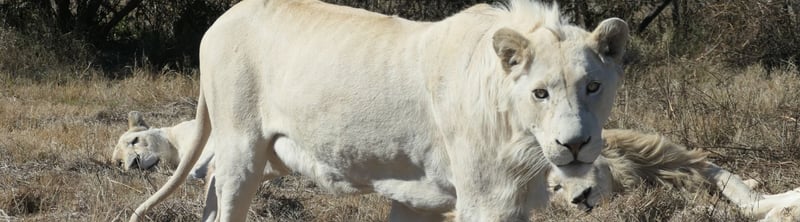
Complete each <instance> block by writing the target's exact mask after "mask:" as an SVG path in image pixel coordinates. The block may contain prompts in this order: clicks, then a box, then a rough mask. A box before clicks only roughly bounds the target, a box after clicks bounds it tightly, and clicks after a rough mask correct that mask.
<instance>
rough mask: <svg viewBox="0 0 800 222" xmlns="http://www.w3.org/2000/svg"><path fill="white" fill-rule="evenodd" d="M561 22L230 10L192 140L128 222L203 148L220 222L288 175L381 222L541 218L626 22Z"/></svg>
mask: <svg viewBox="0 0 800 222" xmlns="http://www.w3.org/2000/svg"><path fill="white" fill-rule="evenodd" d="M564 21H565V19H563V18H561V17H560V15H559V12H558V9H557V8H556V7H555V6H553V7H547V6H544V5H541V4H539V3H533V2H528V1H522V0H518V1H512V2H511V3H510V4H509V5H508V6H501V7H490V6H488V5H478V6H473V7H471V8H469V9H467V10H465V11H462V12H460V13H458V14H455V15H453V16H451V17H449V18H447V19H445V20H443V21H440V22H413V21H408V20H404V19H402V18H397V17H392V16H386V15H380V14H376V13H372V12H368V11H365V10H360V9H353V8H348V7H343V6H335V5H330V4H326V3H322V2H319V1H314V0H299V1H290V0H245V1H242V2H240V3H238V4H237V5H236V6H234V7H233V8H231V9H230V10H229V11H228V12H226V13H225V14H224V15H222V16H221V17H220V18H219V19H218V20H217V21H216V22H215V23H214V25H212V26H211V28H209V30H208V31H207V32H206V34H205V36H204V37H203V41H202V43H201V46H200V71H201V73H202V75H201V77H200V96H199V99H198V108H197V116H196V118H195V119H196V121H197V127H196V129H195V130H194V131H193V132H194V133H196V135H198V136H197V137H196V140H195V141H192V142H191V143H190V144H191V145H189V146H190V149H189V150H187V153H186V154H185V155H184V156H183V158H182V160H181V161H180V164H179V165H178V168H177V169H176V172H175V174H174V175H173V176H172V178H170V180H169V181H168V182H167V183H166V184H165V185H164V187H162V188H161V189H160V190H159V191H158V192H157V193H155V194H154V195H153V196H152V197H150V198H149V199H148V200H147V201H145V202H144V203H143V204H142V205H141V206H139V208H137V209H136V212H135V213H134V214H133V215H131V221H137V220H138V218H139V217H140V216H144V213H145V212H146V211H147V210H148V209H150V208H151V207H153V206H154V205H155V204H157V203H159V202H160V201H162V200H164V199H165V198H166V197H167V196H168V195H169V194H170V193H172V192H173V191H174V190H176V189H177V187H178V186H179V185H180V184H182V183H183V181H184V180H185V178H186V177H187V176H188V174H189V172H190V168H191V167H192V166H193V165H194V164H195V162H196V161H197V159H198V158H199V157H200V154H201V152H202V148H203V147H205V146H206V142H207V147H213V149H214V150H215V152H214V159H215V160H214V166H215V167H216V171H215V172H214V178H215V180H216V182H215V183H214V184H215V185H216V189H215V190H216V197H218V199H217V200H218V203H217V206H218V207H217V208H215V209H217V210H218V212H217V215H218V218H217V219H219V220H222V221H243V220H244V219H245V217H246V215H247V210H248V207H249V205H250V201H251V198H252V197H253V196H254V194H255V192H256V189H257V187H258V184H259V183H260V182H261V181H264V180H266V179H269V178H274V177H278V176H282V175H286V174H288V173H289V172H291V171H295V172H299V173H300V174H302V175H304V176H307V177H309V178H311V179H313V180H315V182H316V183H317V184H318V185H319V186H320V187H322V188H325V189H327V190H329V191H331V192H333V193H337V194H361V193H369V192H377V193H380V194H381V195H384V196H386V197H388V198H389V199H392V209H391V211H390V215H389V217H390V220H398V221H426V220H441V219H442V215H441V213H443V212H447V211H450V210H453V209H455V214H456V216H457V217H458V218H459V219H460V220H465V221H517V220H526V218H527V217H528V216H529V212H530V210H531V209H532V208H535V207H544V206H545V205H546V204H547V201H548V191H547V178H546V172H547V170H546V169H547V168H551V170H552V171H555V172H560V173H562V174H563V175H568V176H582V175H583V174H584V173H586V172H588V170H589V169H591V163H592V162H593V161H594V160H595V159H596V158H597V156H599V155H600V150H601V148H602V144H603V142H602V139H601V138H600V132H601V126H602V125H603V124H604V123H605V121H606V120H607V118H608V115H609V113H610V112H611V107H612V105H613V101H614V98H615V94H616V90H617V88H618V87H619V85H620V83H621V81H620V80H621V78H622V75H623V74H622V69H621V67H620V63H621V60H622V56H623V53H624V51H625V46H626V44H627V42H628V26H627V24H626V23H625V22H623V21H622V20H620V19H616V18H614V19H608V20H605V21H603V22H601V23H600V24H599V25H598V27H597V28H596V29H595V30H594V31H593V32H587V31H585V30H583V29H581V28H578V27H575V26H573V25H569V24H566V23H565V22H564ZM551 166H552V167H551ZM456 197H458V198H456Z"/></svg>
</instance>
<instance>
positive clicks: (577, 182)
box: [547, 156, 614, 211]
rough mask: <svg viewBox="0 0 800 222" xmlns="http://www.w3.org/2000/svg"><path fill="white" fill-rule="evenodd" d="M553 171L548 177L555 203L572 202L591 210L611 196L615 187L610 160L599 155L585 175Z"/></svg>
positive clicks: (581, 207) (583, 208)
mask: <svg viewBox="0 0 800 222" xmlns="http://www.w3.org/2000/svg"><path fill="white" fill-rule="evenodd" d="M561 173H562V172H561V171H553V172H552V173H551V174H550V175H549V176H548V178H547V182H548V184H549V187H550V191H552V198H553V202H554V203H558V204H568V205H569V204H572V205H574V206H575V207H577V208H578V209H580V210H583V211H590V210H592V209H593V208H594V207H595V206H597V205H598V203H599V202H600V201H601V200H603V199H606V198H608V197H610V196H611V194H612V193H613V191H614V190H613V189H614V187H613V186H614V183H613V175H612V174H611V168H610V167H609V162H608V161H607V160H606V159H605V158H603V157H602V156H600V157H598V158H597V160H596V161H595V163H594V165H593V167H592V169H591V170H590V171H589V173H588V174H587V175H586V176H585V177H567V176H564V175H562V174H561Z"/></svg>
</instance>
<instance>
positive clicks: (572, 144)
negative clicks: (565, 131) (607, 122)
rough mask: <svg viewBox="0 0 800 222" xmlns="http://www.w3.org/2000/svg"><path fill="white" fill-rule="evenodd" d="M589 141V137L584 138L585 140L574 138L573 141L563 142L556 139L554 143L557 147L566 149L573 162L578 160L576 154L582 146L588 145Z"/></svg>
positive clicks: (590, 138)
mask: <svg viewBox="0 0 800 222" xmlns="http://www.w3.org/2000/svg"><path fill="white" fill-rule="evenodd" d="M590 140H592V137H591V136H590V137H588V138H586V139H583V138H574V139H570V140H566V141H564V142H562V141H560V140H558V139H556V143H557V144H558V145H561V146H563V147H566V148H567V149H568V150H569V152H570V153H572V157H574V158H575V160H577V159H578V153H579V152H580V151H581V148H583V146H584V145H586V144H588V143H589V141H590Z"/></svg>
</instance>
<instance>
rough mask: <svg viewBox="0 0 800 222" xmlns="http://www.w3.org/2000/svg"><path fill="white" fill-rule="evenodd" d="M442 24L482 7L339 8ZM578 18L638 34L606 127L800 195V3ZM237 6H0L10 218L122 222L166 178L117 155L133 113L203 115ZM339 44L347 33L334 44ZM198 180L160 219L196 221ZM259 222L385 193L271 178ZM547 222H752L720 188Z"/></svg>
mask: <svg viewBox="0 0 800 222" xmlns="http://www.w3.org/2000/svg"><path fill="white" fill-rule="evenodd" d="M330 2H334V3H337V4H345V5H350V6H355V7H361V8H366V9H368V10H373V11H378V12H382V13H387V14H396V15H399V16H401V17H406V18H409V19H415V20H438V19H441V18H443V17H445V16H446V15H448V14H452V13H454V12H457V11H458V10H460V9H463V8H465V7H467V6H469V5H472V4H475V3H479V2H486V1H478V0H464V1H443V0H417V1H414V0H376V1H369V0H331V1H330ZM557 2H558V3H559V4H560V5H561V6H562V10H563V11H564V13H566V14H568V15H570V17H571V18H572V21H573V22H574V23H576V24H579V25H581V26H584V27H587V28H593V27H594V26H595V25H596V24H597V23H598V22H599V21H601V20H602V19H604V18H607V17H620V18H623V19H625V20H626V21H628V23H629V25H630V26H631V29H632V30H633V33H632V38H633V40H632V42H631V43H630V45H629V47H628V48H629V54H628V55H627V56H626V59H625V60H626V77H625V84H624V86H623V88H622V89H621V90H620V92H619V97H618V100H617V102H616V104H615V109H614V112H613V115H612V119H611V121H610V122H609V123H608V124H607V126H606V128H627V129H636V130H641V131H646V132H658V133H661V134H664V135H667V136H668V137H669V138H671V139H672V140H674V141H676V142H679V143H682V144H684V145H686V146H688V147H691V148H697V149H704V150H707V151H709V152H711V153H713V155H712V156H711V159H712V160H713V161H714V162H716V163H717V164H718V165H720V166H722V167H724V168H727V169H730V170H731V171H733V172H735V173H738V174H740V175H742V176H743V177H745V178H755V179H757V180H759V181H761V182H763V183H764V185H763V186H762V187H760V188H758V190H759V191H761V192H765V193H778V192H783V191H786V190H789V189H792V188H795V187H800V173H798V172H800V164H798V161H797V160H798V158H800V122H798V119H800V98H799V97H798V95H800V71H799V70H798V65H800V15H798V13H800V12H799V10H800V3H799V2H798V1H794V0H771V1H767V0H755V1H702V0H657V1H656V0H654V1H612V0H590V1H575V0H558V1H557ZM233 4H235V1H227V0H198V1H192V0H177V1H149V0H128V1H122V0H49V1H27V0H4V1H0V21H2V23H1V24H0V221H18V220H26V221H68V220H72V221H121V220H125V219H126V218H127V217H128V215H129V214H130V213H131V212H132V211H133V209H134V208H135V207H136V206H137V205H138V204H139V203H141V202H142V201H143V200H144V199H145V198H147V197H148V196H149V195H150V194H152V193H153V192H154V191H155V190H156V189H157V188H158V186H160V185H161V184H163V183H164V182H165V181H166V179H167V178H168V177H169V175H170V172H169V170H167V169H160V170H156V171H146V172H139V171H133V172H125V171H122V170H121V169H120V168H118V167H117V166H115V165H114V164H112V163H110V162H109V161H108V159H109V157H110V154H111V148H112V145H113V144H114V143H115V142H116V139H117V136H119V135H120V134H121V133H122V132H124V131H125V130H126V119H125V118H126V114H127V112H128V111H131V110H138V111H142V112H143V113H144V114H145V118H146V120H147V121H148V124H150V125H151V126H168V125H173V124H176V123H178V122H180V121H183V120H188V119H190V118H192V117H193V113H194V106H195V104H196V96H197V87H198V83H197V77H198V75H199V73H198V71H197V49H198V46H199V40H200V37H201V36H202V34H203V32H204V31H205V29H206V28H207V27H208V26H209V25H210V24H211V23H212V22H213V21H214V19H215V18H216V17H217V16H219V15H220V14H221V13H222V12H224V11H225V10H226V9H227V8H229V7H230V6H231V5H233ZM334 38H335V37H334ZM202 189H203V185H202V182H199V181H191V182H189V183H187V185H185V186H183V187H182V188H181V190H180V191H179V192H178V193H177V194H176V195H173V197H172V198H170V199H169V200H168V201H166V202H165V203H164V204H161V205H160V206H159V207H158V208H157V209H155V210H153V211H152V212H153V214H152V215H149V216H150V218H151V219H153V220H155V221H196V220H198V219H199V214H200V212H201V208H202V194H201V193H202ZM253 203H254V204H253V206H252V207H251V209H250V213H249V214H250V218H251V219H250V220H252V221H381V220H384V219H385V218H386V215H387V213H388V202H387V201H386V200H384V199H383V198H381V197H379V196H375V195H368V196H355V197H334V196H331V195H329V194H326V193H324V192H322V191H321V190H319V189H317V188H316V187H315V185H314V184H313V183H312V182H310V181H307V180H304V179H302V178H301V177H295V176H289V177H284V178H282V179H278V180H275V181H272V182H271V183H265V184H264V185H262V187H261V189H260V191H259V194H258V195H257V197H256V198H255V199H254V200H253ZM534 220H535V221H565V220H568V221H575V220H577V221H687V220H691V221H741V220H745V221H746V220H751V218H747V217H746V216H744V215H741V214H739V213H737V211H736V210H735V208H734V207H732V205H731V204H730V203H728V202H727V201H726V200H725V199H724V198H720V197H719V194H718V193H716V192H713V191H709V192H699V193H698V192H693V193H689V192H684V191H681V190H679V189H670V188H648V187H645V186H643V187H642V188H640V189H637V190H634V191H631V192H628V193H625V194H623V195H620V196H618V197H616V198H615V199H614V201H613V202H611V203H605V204H603V205H601V206H599V207H598V208H596V209H595V210H594V211H593V212H592V213H590V214H587V213H583V212H578V211H576V210H573V209H572V208H570V207H564V206H554V207H552V208H550V209H549V210H547V211H546V212H544V213H541V214H538V215H537V216H536V217H535V218H534Z"/></svg>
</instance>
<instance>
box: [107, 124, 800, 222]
mask: <svg viewBox="0 0 800 222" xmlns="http://www.w3.org/2000/svg"><path fill="white" fill-rule="evenodd" d="M128 122H129V127H128V128H129V129H128V131H127V132H125V133H124V134H123V135H122V136H120V139H119V142H118V143H117V145H116V146H115V148H114V153H115V154H114V156H113V157H112V160H113V161H114V162H115V163H118V164H120V166H123V168H124V169H126V170H128V169H150V168H153V167H155V166H156V164H164V163H168V164H170V166H173V167H174V166H175V165H176V164H175V163H174V162H173V161H177V160H178V159H180V156H181V155H184V154H185V153H186V151H185V149H188V147H187V146H186V145H185V144H186V143H185V141H190V140H191V139H192V136H193V134H191V133H190V132H191V129H193V128H194V126H195V124H196V121H194V120H189V121H184V122H181V123H179V124H177V125H175V126H171V127H165V128H150V127H149V126H148V125H147V124H146V123H145V121H144V119H143V118H142V116H141V114H139V113H138V112H135V111H133V112H131V113H130V114H129V120H128ZM603 140H604V141H605V147H604V150H603V153H602V156H601V157H599V159H598V162H597V163H596V164H595V166H594V168H593V169H592V174H590V176H589V177H585V178H579V179H567V178H564V177H560V176H559V175H558V174H551V175H550V176H549V180H550V182H549V183H550V185H551V189H553V194H554V195H553V198H554V200H555V201H557V203H560V204H574V205H575V206H576V207H578V208H580V209H584V210H588V209H591V208H593V207H594V206H595V205H596V204H597V203H598V202H599V201H600V200H601V199H602V198H608V197H609V196H610V195H612V194H613V193H620V192H624V191H625V190H626V189H632V188H633V187H635V186H639V185H640V184H651V185H666V186H673V187H676V188H688V189H703V188H706V187H709V186H714V187H724V188H725V189H720V190H721V191H722V194H723V195H724V196H725V197H727V198H728V199H730V200H731V201H732V202H733V203H734V204H737V205H738V206H739V207H740V209H741V210H742V212H743V213H746V214H749V215H752V216H753V217H756V218H765V219H766V220H765V221H793V219H792V218H800V217H797V216H798V215H800V212H798V209H800V198H798V197H799V196H800V191H789V192H786V193H782V194H776V195H761V194H758V193H756V192H755V191H753V190H752V188H753V187H754V186H756V185H757V182H756V181H755V180H752V179H751V180H745V181H743V180H742V179H741V178H740V177H739V176H737V175H734V174H731V173H730V172H728V171H726V170H724V169H722V168H720V167H718V166H717V165H714V164H712V163H710V162H708V161H707V160H706V156H707V153H705V152H702V151H700V150H688V149H686V148H685V147H683V146H681V145H679V144H676V143H672V142H670V141H669V140H667V139H666V138H664V137H663V136H660V135H656V134H644V133H639V132H635V131H630V130H618V129H612V130H604V131H603ZM137 153H138V154H140V156H148V157H151V158H157V159H156V160H148V161H137V160H136V158H137V155H135V154H137ZM122 154H125V155H122ZM213 156H214V155H213V149H211V148H207V149H205V150H204V151H203V155H202V158H201V161H198V162H197V163H196V164H195V165H194V167H193V170H192V172H193V173H192V176H193V177H195V178H200V179H204V180H206V181H207V182H209V183H208V186H210V187H213V184H211V182H210V181H211V178H212V177H213V173H212V172H209V171H210V169H211V168H213V166H211V163H212V159H213ZM159 159H161V160H160V161H159ZM137 162H138V164H132V163H137ZM207 173H208V175H207ZM208 195H209V196H207V199H208V201H215V199H214V198H215V196H213V195H214V194H213V192H212V193H208ZM209 198H211V199H209ZM792 201H794V202H792ZM205 211H206V212H205V214H210V213H213V212H214V211H215V209H213V208H206V209H205ZM779 218H788V219H781V220H777V219H779Z"/></svg>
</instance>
